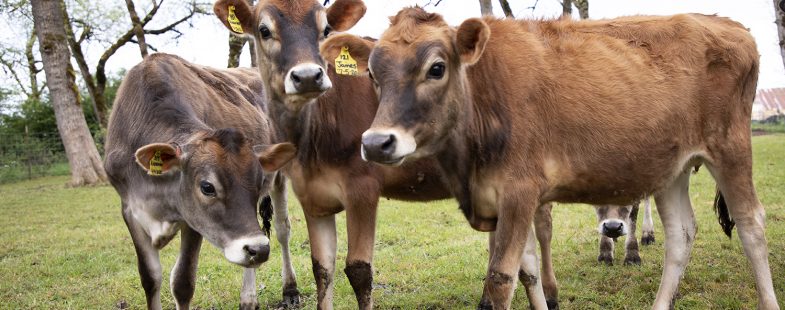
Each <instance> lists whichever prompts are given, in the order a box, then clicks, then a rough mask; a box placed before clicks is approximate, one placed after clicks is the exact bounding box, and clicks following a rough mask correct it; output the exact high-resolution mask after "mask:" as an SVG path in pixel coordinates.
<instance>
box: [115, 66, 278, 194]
mask: <svg viewBox="0 0 785 310" xmlns="http://www.w3.org/2000/svg"><path fill="white" fill-rule="evenodd" d="M262 87H263V86H262V83H261V81H260V80H259V78H258V74H257V73H256V72H255V71H254V70H252V69H221V70H219V69H212V68H207V67H202V66H197V65H194V64H191V63H188V62H187V61H185V60H183V59H182V58H179V57H177V56H174V55H168V54H161V53H157V54H153V55H150V56H149V57H147V58H146V59H145V60H144V61H143V62H142V63H140V64H138V65H136V66H135V67H134V68H132V69H131V70H130V71H128V74H127V75H126V77H125V78H124V80H123V83H122V84H121V86H120V89H119V90H118V93H117V97H116V99H115V102H114V105H113V107H112V115H111V118H110V121H109V128H108V131H107V138H106V146H105V153H106V160H105V164H104V167H105V168H106V171H107V173H108V174H109V177H110V180H111V181H112V183H113V184H115V183H117V182H121V183H124V182H122V181H121V180H125V179H126V178H127V177H129V174H131V175H141V174H142V173H143V171H142V169H138V167H136V165H135V164H134V153H135V151H136V150H137V149H138V148H139V147H141V146H143V145H146V144H149V143H156V142H161V143H168V142H178V143H184V142H185V141H186V139H187V138H188V137H189V136H190V135H191V134H192V133H193V132H195V131H198V130H206V131H209V130H213V129H220V128H234V129H236V130H239V131H241V132H242V133H243V134H244V135H245V136H246V137H247V138H249V139H250V140H251V141H252V143H253V144H267V143H271V142H273V140H274V139H273V138H272V133H271V130H270V124H269V122H268V119H267V118H266V117H265V114H264V110H265V109H266V106H265V104H264V99H263V98H264V94H263V90H262ZM116 186H117V185H116Z"/></svg>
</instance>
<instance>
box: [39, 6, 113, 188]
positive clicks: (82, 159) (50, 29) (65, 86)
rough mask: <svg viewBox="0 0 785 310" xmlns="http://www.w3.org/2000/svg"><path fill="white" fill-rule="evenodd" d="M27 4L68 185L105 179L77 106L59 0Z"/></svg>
mask: <svg viewBox="0 0 785 310" xmlns="http://www.w3.org/2000/svg"><path fill="white" fill-rule="evenodd" d="M31 4H32V8H33V21H34V23H35V29H36V33H37V35H38V43H39V44H38V45H39V49H40V51H41V58H42V60H43V63H44V73H46V82H47V85H48V87H49V95H50V97H51V100H52V106H53V108H54V110H55V118H56V119H57V130H58V131H59V132H60V138H61V139H62V141H63V146H65V152H66V156H67V157H68V163H69V165H70V167H71V182H70V184H71V185H72V186H81V185H92V184H97V183H101V182H103V181H106V172H104V169H103V164H102V162H101V156H100V155H99V154H98V149H96V147H95V142H94V141H93V137H92V136H91V135H90V130H88V129H87V122H85V119H84V113H82V108H81V107H80V106H79V100H78V99H79V97H78V91H77V88H76V83H75V81H74V79H75V76H74V71H73V68H71V62H70V60H71V53H70V52H69V51H68V43H67V38H66V33H65V27H63V25H64V24H63V23H64V21H63V14H62V11H61V6H62V5H64V4H63V0H32V1H31Z"/></svg>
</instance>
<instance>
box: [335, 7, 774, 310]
mask: <svg viewBox="0 0 785 310" xmlns="http://www.w3.org/2000/svg"><path fill="white" fill-rule="evenodd" d="M321 49H322V54H323V55H324V56H325V57H326V58H328V59H334V58H335V57H337V56H338V55H340V54H341V52H342V51H343V50H348V51H349V52H350V53H351V55H352V57H353V58H354V59H355V60H356V61H357V67H358V69H359V70H365V69H366V68H367V69H368V70H369V73H370V76H371V77H372V79H373V81H374V84H375V85H377V90H378V92H377V94H378V95H379V108H378V110H377V112H376V117H375V119H374V122H373V124H372V125H371V127H370V129H368V130H367V131H366V132H365V133H363V139H362V148H363V155H364V156H363V157H364V158H365V159H367V160H371V161H375V162H378V163H381V164H385V165H391V166H396V165H401V164H405V162H409V161H411V160H417V159H422V158H435V159H437V160H438V161H439V164H440V166H441V168H442V172H443V173H444V176H445V178H446V180H447V182H448V183H449V184H450V189H451V191H452V193H453V195H454V196H455V197H456V199H457V201H458V202H459V205H460V208H461V210H462V211H463V212H464V215H465V216H466V218H467V220H468V221H469V223H470V225H471V226H472V227H473V228H474V229H477V230H480V231H494V235H495V236H494V238H493V239H492V245H491V247H492V251H491V253H490V256H491V259H490V265H489V267H488V269H487V276H486V278H485V290H484V291H485V292H486V293H487V296H488V297H489V299H490V301H491V304H492V306H493V308H495V309H509V308H510V303H511V300H512V296H513V292H514V289H515V286H516V283H517V281H515V280H514V279H515V277H516V275H517V276H518V277H519V278H521V280H522V281H521V282H523V284H524V285H525V286H526V288H527V292H529V291H531V292H533V293H537V292H536V288H537V286H538V285H540V281H539V279H538V278H537V277H536V275H537V269H538V266H537V264H536V260H533V259H531V258H532V257H531V256H530V255H526V254H525V253H524V246H525V244H526V243H530V242H529V241H527V240H530V238H529V237H530V234H529V231H530V227H531V226H530V225H531V223H532V221H533V219H534V218H535V216H534V214H535V212H536V211H537V210H538V209H539V207H540V206H542V205H544V204H546V203H549V202H572V203H588V204H616V205H624V204H629V203H632V202H634V201H635V200H638V199H641V197H646V196H649V195H654V198H655V201H656V202H657V211H658V213H659V215H660V219H661V220H662V223H663V226H664V231H665V237H666V239H665V242H666V244H665V263H664V268H663V269H664V270H663V274H662V279H661V282H660V287H659V290H658V292H657V298H656V300H655V301H654V306H653V307H654V308H655V309H667V308H669V307H671V306H672V303H673V301H674V298H675V296H676V293H677V290H678V284H679V281H680V280H681V277H682V276H683V274H684V270H685V268H686V266H687V262H688V261H689V257H690V253H691V250H692V246H693V243H694V240H695V234H696V231H697V229H696V226H695V217H694V214H693V209H692V205H691V202H690V197H689V177H690V170H692V169H693V168H694V167H696V166H698V165H706V167H707V168H708V170H709V171H710V172H711V174H712V176H713V177H714V179H715V180H716V181H717V185H718V188H719V191H718V193H717V194H718V196H719V197H724V199H717V201H720V202H724V203H721V204H720V205H721V208H719V209H718V210H720V211H721V213H723V212H722V211H723V210H725V211H728V212H729V213H730V216H732V218H733V220H734V221H735V223H736V225H737V226H738V233H739V237H740V239H741V242H742V245H743V247H744V251H745V254H746V255H747V258H748V260H749V262H750V264H751V266H752V271H753V273H754V277H755V281H756V287H757V292H758V302H759V304H758V307H759V308H761V309H778V308H779V306H778V304H777V298H776V296H775V294H774V288H773V285H772V277H771V269H770V268H769V261H768V246H767V242H766V237H765V233H764V222H765V212H764V209H763V206H762V205H761V203H760V201H759V200H758V198H757V195H756V193H755V188H754V185H753V183H752V150H751V143H750V142H751V141H750V140H751V138H750V114H751V108H752V101H753V98H754V96H755V88H756V84H757V76H758V67H759V61H758V58H759V55H758V52H757V50H756V46H755V41H754V39H753V38H752V36H751V35H750V33H749V31H748V30H747V29H746V28H744V27H743V26H742V25H741V24H739V23H736V22H734V21H731V20H729V19H726V18H720V17H717V16H707V15H700V14H682V15H675V16H664V17H660V16H632V17H623V18H617V19H610V20H599V21H578V22H576V21H572V20H510V19H505V20H499V19H493V18H488V17H486V18H483V19H479V18H472V19H468V20H466V21H464V22H463V23H462V24H461V25H460V26H459V27H450V26H449V25H447V24H446V23H445V22H444V19H443V18H442V17H441V16H440V15H438V14H430V13H427V12H425V11H424V10H423V9H421V8H406V9H404V10H402V11H400V12H399V13H398V14H397V15H396V16H395V17H393V18H391V26H390V28H389V29H387V30H386V31H385V32H384V34H383V35H382V37H381V38H380V39H379V41H377V42H376V43H375V44H373V46H372V49H371V48H369V47H368V43H367V41H365V40H362V39H359V38H356V37H354V36H350V35H336V36H333V37H331V38H329V39H327V41H325V42H324V43H323V44H322V47H321ZM722 207H726V208H722ZM721 218H727V214H721ZM522 263H523V265H522ZM522 266H524V267H523V268H521V267H522ZM539 295H540V296H532V295H530V302H531V303H532V304H533V305H534V306H535V307H537V308H539V309H543V308H546V307H547V304H546V300H545V298H544V297H543V296H541V295H542V293H540V294H539ZM532 297H535V298H532ZM489 306H490V305H489Z"/></svg>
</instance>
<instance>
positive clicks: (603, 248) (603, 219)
mask: <svg viewBox="0 0 785 310" xmlns="http://www.w3.org/2000/svg"><path fill="white" fill-rule="evenodd" d="M643 204H644V212H643V235H642V236H641V243H643V244H644V245H649V244H652V243H654V226H653V223H652V219H651V204H650V203H649V198H648V197H647V198H646V199H644V200H643ZM639 205H640V203H635V204H632V205H626V206H617V205H595V206H594V210H595V211H596V212H597V221H598V222H599V228H598V230H599V232H600V255H599V256H598V257H597V260H598V261H599V262H602V263H605V264H608V265H613V245H614V243H615V242H616V238H619V237H621V236H627V239H626V240H625V242H624V252H625V254H624V264H625V265H630V264H633V265H639V264H640V263H641V257H640V254H639V253H638V240H637V239H636V237H635V229H636V221H637V219H638V210H639V209H638V207H639Z"/></svg>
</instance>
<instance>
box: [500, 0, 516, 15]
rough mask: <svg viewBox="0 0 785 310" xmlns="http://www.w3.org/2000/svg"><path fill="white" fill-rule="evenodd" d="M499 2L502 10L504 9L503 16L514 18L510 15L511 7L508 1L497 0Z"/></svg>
mask: <svg viewBox="0 0 785 310" xmlns="http://www.w3.org/2000/svg"><path fill="white" fill-rule="evenodd" d="M499 4H500V5H501V6H502V11H504V16H506V17H509V18H515V16H513V15H512V9H511V8H510V3H509V2H507V0H499Z"/></svg>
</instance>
